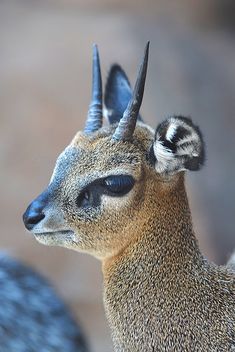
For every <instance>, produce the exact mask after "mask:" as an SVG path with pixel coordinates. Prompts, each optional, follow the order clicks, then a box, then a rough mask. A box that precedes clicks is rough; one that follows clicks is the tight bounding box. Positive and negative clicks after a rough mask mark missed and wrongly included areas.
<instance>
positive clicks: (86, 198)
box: [76, 189, 90, 207]
mask: <svg viewBox="0 0 235 352" xmlns="http://www.w3.org/2000/svg"><path fill="white" fill-rule="evenodd" d="M76 203H77V206H78V207H86V206H88V205H89V203H90V192H89V190H87V189H86V190H84V191H83V192H82V193H81V194H79V196H78V197H77V201H76Z"/></svg>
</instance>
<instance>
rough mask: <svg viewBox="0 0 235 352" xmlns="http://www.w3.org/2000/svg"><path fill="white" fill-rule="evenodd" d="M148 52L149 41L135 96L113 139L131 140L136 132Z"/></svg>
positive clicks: (136, 84)
mask: <svg viewBox="0 0 235 352" xmlns="http://www.w3.org/2000/svg"><path fill="white" fill-rule="evenodd" d="M148 54H149V42H147V45H146V47H145V51H144V58H143V61H142V63H141V65H140V68H139V72H138V76H137V80H136V83H135V88H134V92H133V96H132V98H131V100H130V101H129V103H128V105H127V108H126V110H125V111H124V113H123V117H122V118H121V120H120V121H119V124H118V126H117V128H116V130H115V132H114V134H113V136H112V139H114V140H117V141H120V140H125V141H126V140H130V139H131V137H132V135H133V133H134V130H135V126H136V122H137V119H138V114H139V110H140V106H141V103H142V99H143V95H144V85H145V78H146V73H147V66H148Z"/></svg>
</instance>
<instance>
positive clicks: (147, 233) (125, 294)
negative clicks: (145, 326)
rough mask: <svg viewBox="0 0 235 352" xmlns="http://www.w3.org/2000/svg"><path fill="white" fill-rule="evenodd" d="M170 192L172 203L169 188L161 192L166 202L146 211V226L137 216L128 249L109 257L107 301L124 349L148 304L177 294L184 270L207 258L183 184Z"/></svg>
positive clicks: (105, 269) (116, 336) (116, 338)
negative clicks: (196, 236) (195, 232)
mask: <svg viewBox="0 0 235 352" xmlns="http://www.w3.org/2000/svg"><path fill="white" fill-rule="evenodd" d="M170 196H171V198H170V199H171V201H170V202H169V201H168V199H169V198H168V197H169V190H168V192H166V196H165V197H164V192H163V193H162V194H161V197H160V199H161V202H160V201H159V203H158V201H157V200H156V199H155V200H154V204H155V210H154V211H152V212H150V211H146V212H145V214H146V216H145V222H144V224H143V221H141V219H139V220H138V219H137V220H136V229H137V230H136V234H133V236H132V240H131V242H130V243H129V244H128V245H127V246H126V248H124V249H123V250H122V251H121V252H120V253H119V254H118V255H116V256H114V257H112V258H109V259H106V260H104V261H103V275H104V303H105V308H106V313H107V316H108V320H109V323H110V325H111V329H112V331H113V338H114V345H115V341H117V342H116V345H117V346H119V349H120V350H122V349H121V347H120V346H121V343H122V342H123V341H125V345H126V346H127V345H128V333H127V332H126V331H127V330H128V329H129V330H128V331H130V328H129V327H130V326H133V324H134V325H135V324H137V325H136V326H135V331H136V333H137V331H138V324H142V323H144V322H142V321H141V320H142V315H143V311H144V309H145V308H144V305H145V304H146V302H154V303H152V304H153V305H154V307H157V305H158V304H160V302H162V300H164V301H165V298H166V296H167V295H169V296H170V295H172V292H175V287H176V285H177V280H176V277H178V278H179V280H180V272H182V270H183V271H184V272H185V271H186V272H187V271H188V272H190V271H191V270H192V266H193V267H195V268H196V267H197V266H200V263H201V261H202V260H203V258H202V256H201V254H200V251H199V248H198V244H197V241H196V238H195V236H194V233H193V229H192V222H191V214H190V210H189V206H188V201H187V196H186V193H185V189H184V185H183V183H182V184H181V187H179V185H178V187H177V192H174V190H172V194H171V195H170ZM148 207H149V205H148ZM148 207H147V206H146V210H147V209H149V208H148ZM147 214H148V215H147ZM143 228H144V229H143ZM169 299H170V298H169ZM150 306H151V304H150ZM142 309H143V311H142ZM154 309H155V308H154ZM139 310H140V312H139V316H138V311H139ZM150 310H151V308H150ZM126 329H127V330H126ZM133 329H134V327H133ZM130 333H131V334H134V333H135V332H134V330H133V331H132V332H130ZM129 337H130V336H129ZM132 337H133V336H132ZM119 349H118V350H119ZM125 351H128V349H127V348H126V349H125Z"/></svg>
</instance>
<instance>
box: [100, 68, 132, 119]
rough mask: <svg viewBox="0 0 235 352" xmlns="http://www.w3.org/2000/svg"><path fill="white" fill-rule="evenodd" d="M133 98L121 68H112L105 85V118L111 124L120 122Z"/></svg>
mask: <svg viewBox="0 0 235 352" xmlns="http://www.w3.org/2000/svg"><path fill="white" fill-rule="evenodd" d="M131 97H132V89H131V86H130V83H129V80H128V78H127V75H126V73H125V72H124V70H123V69H122V68H121V66H119V65H117V64H114V65H112V66H111V68H110V71H109V74H108V78H107V82H106V85H105V94H104V103H105V108H106V109H105V116H106V117H107V118H108V120H109V123H110V124H113V123H115V122H119V120H120V119H121V118H122V116H123V113H124V111H125V110H126V108H127V105H128V103H129V101H130V99H131Z"/></svg>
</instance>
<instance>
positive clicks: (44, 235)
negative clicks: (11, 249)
mask: <svg viewBox="0 0 235 352" xmlns="http://www.w3.org/2000/svg"><path fill="white" fill-rule="evenodd" d="M33 235H34V237H35V239H36V240H37V241H38V242H40V243H42V244H45V245H47V246H62V247H67V246H68V245H69V244H71V243H74V242H75V234H74V232H73V231H71V230H61V231H51V232H34V233H33Z"/></svg>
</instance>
